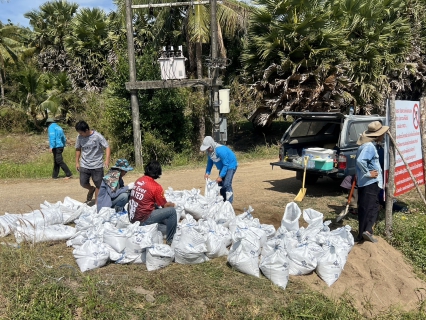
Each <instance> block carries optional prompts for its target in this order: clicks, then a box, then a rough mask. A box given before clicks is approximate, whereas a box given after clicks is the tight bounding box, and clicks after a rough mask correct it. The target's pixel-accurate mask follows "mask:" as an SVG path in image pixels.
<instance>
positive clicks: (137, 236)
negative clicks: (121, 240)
mask: <svg viewBox="0 0 426 320" xmlns="http://www.w3.org/2000/svg"><path fill="white" fill-rule="evenodd" d="M158 238H159V234H158V224H157V223H154V224H149V225H147V226H139V223H135V224H133V225H131V226H129V227H128V228H127V240H126V243H125V247H126V251H127V252H132V253H142V251H143V250H145V249H146V248H148V247H151V246H153V245H154V244H155V243H158V242H159V241H161V239H162V237H161V236H160V240H159V239H158ZM161 242H162V241H161Z"/></svg>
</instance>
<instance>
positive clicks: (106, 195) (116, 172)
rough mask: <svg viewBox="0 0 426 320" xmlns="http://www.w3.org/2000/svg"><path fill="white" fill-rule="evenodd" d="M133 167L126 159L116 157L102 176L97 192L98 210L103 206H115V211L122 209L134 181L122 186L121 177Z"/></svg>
mask: <svg viewBox="0 0 426 320" xmlns="http://www.w3.org/2000/svg"><path fill="white" fill-rule="evenodd" d="M132 170H133V168H132V167H131V166H130V165H129V162H128V161H127V160H126V159H118V160H117V162H116V163H115V165H114V166H113V167H111V169H110V170H109V171H108V173H107V175H106V176H105V177H103V179H102V184H101V188H100V189H99V194H98V204H97V207H98V212H99V211H100V210H101V209H102V208H103V207H107V208H115V211H116V212H120V211H123V208H124V206H125V205H126V204H127V202H129V192H130V190H132V188H133V185H134V183H133V182H130V183H129V184H128V185H127V186H124V181H123V177H124V176H125V175H126V173H127V172H128V171H132Z"/></svg>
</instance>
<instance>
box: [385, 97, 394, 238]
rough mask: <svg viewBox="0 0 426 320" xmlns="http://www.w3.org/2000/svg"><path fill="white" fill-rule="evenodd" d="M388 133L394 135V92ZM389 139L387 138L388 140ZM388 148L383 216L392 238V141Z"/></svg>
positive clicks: (387, 231) (387, 236) (391, 99)
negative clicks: (384, 214) (384, 210)
mask: <svg viewBox="0 0 426 320" xmlns="http://www.w3.org/2000/svg"><path fill="white" fill-rule="evenodd" d="M388 107H389V133H390V135H391V136H396V123H395V120H396V118H395V92H392V95H391V98H390V103H389V106H388ZM389 140H390V139H388V141H389ZM388 150H389V176H388V179H387V187H386V189H385V191H386V218H385V234H386V238H387V239H388V240H390V239H391V238H392V207H393V195H394V193H395V146H394V144H393V143H388Z"/></svg>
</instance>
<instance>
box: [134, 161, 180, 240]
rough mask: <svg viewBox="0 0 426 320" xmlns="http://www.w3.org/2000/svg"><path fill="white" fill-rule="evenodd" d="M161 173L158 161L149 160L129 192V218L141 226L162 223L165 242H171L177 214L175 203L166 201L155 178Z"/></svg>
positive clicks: (174, 231)
mask: <svg viewBox="0 0 426 320" xmlns="http://www.w3.org/2000/svg"><path fill="white" fill-rule="evenodd" d="M161 174H162V170H161V165H160V163H159V162H158V161H151V162H149V163H148V165H147V166H146V167H145V174H144V176H142V177H140V178H139V179H138V180H136V182H135V185H134V187H133V189H132V191H131V192H130V200H129V208H128V209H129V219H130V222H131V223H135V222H136V221H139V222H140V225H141V226H146V225H150V224H154V223H164V224H165V225H166V227H167V238H166V242H167V244H169V245H170V244H171V243H172V241H173V236H174V235H175V233H176V226H177V215H176V209H175V206H176V205H175V204H174V203H173V202H167V200H166V198H165V197H164V190H163V188H162V187H161V185H160V184H158V183H157V182H156V181H155V180H156V179H158V178H160V176H161Z"/></svg>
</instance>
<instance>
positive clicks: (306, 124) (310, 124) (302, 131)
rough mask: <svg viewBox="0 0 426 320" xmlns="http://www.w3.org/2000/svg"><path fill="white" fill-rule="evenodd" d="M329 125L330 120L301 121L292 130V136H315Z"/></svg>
mask: <svg viewBox="0 0 426 320" xmlns="http://www.w3.org/2000/svg"><path fill="white" fill-rule="evenodd" d="M327 125H330V122H329V121H300V122H299V123H298V124H297V125H296V126H295V127H294V129H293V130H292V131H291V133H290V137H292V138H297V137H306V136H315V135H317V134H318V133H319V132H320V131H321V130H322V129H323V128H324V127H325V126H327ZM328 129H329V128H328ZM327 132H328V130H327Z"/></svg>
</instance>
